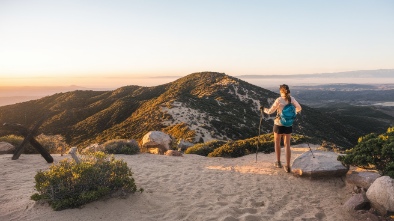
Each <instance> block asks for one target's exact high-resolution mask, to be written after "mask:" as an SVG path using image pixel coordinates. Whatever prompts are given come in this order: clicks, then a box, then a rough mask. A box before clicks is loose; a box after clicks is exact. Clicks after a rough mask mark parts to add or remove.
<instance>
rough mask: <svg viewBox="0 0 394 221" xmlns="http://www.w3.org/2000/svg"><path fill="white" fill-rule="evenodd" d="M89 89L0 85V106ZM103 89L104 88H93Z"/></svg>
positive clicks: (74, 86)
mask: <svg viewBox="0 0 394 221" xmlns="http://www.w3.org/2000/svg"><path fill="white" fill-rule="evenodd" d="M75 90H89V89H88V88H85V87H80V86H76V85H70V86H2V87H0V106H5V105H10V104H16V103H20V102H25V101H29V100H35V99H39V98H42V97H45V96H48V95H53V94H55V93H60V92H68V91H75ZM95 90H104V89H95Z"/></svg>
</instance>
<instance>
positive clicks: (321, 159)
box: [292, 150, 349, 177]
mask: <svg viewBox="0 0 394 221" xmlns="http://www.w3.org/2000/svg"><path fill="white" fill-rule="evenodd" d="M313 156H315V157H314V158H313ZM337 158H338V154H337V153H334V152H330V151H318V150H316V151H313V155H312V153H311V152H310V151H308V152H305V153H303V154H301V155H300V156H298V157H297V158H296V159H295V160H294V161H293V164H292V171H293V173H296V174H299V175H302V176H309V177H331V176H343V175H345V174H346V173H347V171H348V170H349V168H348V167H345V166H344V165H342V163H341V162H340V161H338V160H337Z"/></svg>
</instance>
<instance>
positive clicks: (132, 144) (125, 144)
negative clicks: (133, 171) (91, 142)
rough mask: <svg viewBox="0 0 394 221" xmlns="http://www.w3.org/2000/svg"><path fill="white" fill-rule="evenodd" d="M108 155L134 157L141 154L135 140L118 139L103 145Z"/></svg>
mask: <svg viewBox="0 0 394 221" xmlns="http://www.w3.org/2000/svg"><path fill="white" fill-rule="evenodd" d="M101 146H102V147H103V150H104V152H105V153H107V154H127V155H133V154H137V153H139V152H140V147H139V146H138V143H137V142H136V141H135V140H125V139H116V140H110V141H107V142H105V143H104V144H102V145H101Z"/></svg>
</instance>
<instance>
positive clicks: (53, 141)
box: [0, 134, 69, 154]
mask: <svg viewBox="0 0 394 221" xmlns="http://www.w3.org/2000/svg"><path fill="white" fill-rule="evenodd" d="M23 140H24V137H22V136H17V135H7V136H3V137H0V141H4V142H8V143H10V144H12V145H14V146H15V147H18V146H19V145H20V144H21V143H22V142H23ZM36 140H37V141H38V142H39V143H40V144H41V145H42V147H43V148H44V149H45V150H47V151H48V152H49V153H50V154H58V153H61V154H63V153H65V152H66V150H67V149H68V148H69V145H68V144H67V143H66V142H65V139H64V137H63V136H61V135H45V134H40V135H38V136H37V137H36ZM23 153H24V154H38V153H39V152H38V151H37V150H36V148H34V147H33V146H32V145H31V144H30V143H27V144H26V145H25V147H24V149H23Z"/></svg>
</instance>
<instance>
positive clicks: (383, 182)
mask: <svg viewBox="0 0 394 221" xmlns="http://www.w3.org/2000/svg"><path fill="white" fill-rule="evenodd" d="M367 198H368V200H369V201H370V202H371V205H372V207H373V208H375V209H376V210H377V211H378V212H379V214H380V215H386V214H387V212H389V213H393V212H394V179H391V178H390V177H389V176H382V177H379V178H377V179H376V180H375V182H373V183H372V185H371V186H370V187H369V189H368V191H367Z"/></svg>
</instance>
